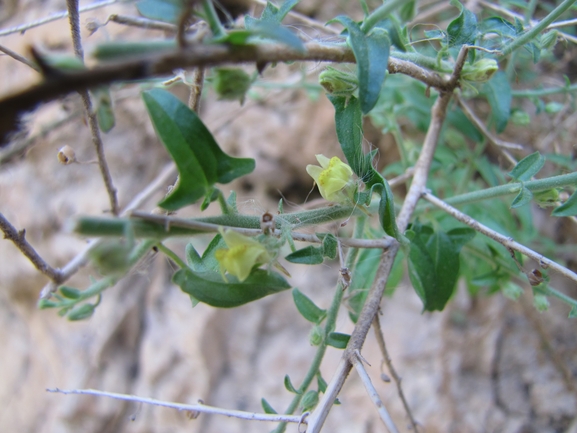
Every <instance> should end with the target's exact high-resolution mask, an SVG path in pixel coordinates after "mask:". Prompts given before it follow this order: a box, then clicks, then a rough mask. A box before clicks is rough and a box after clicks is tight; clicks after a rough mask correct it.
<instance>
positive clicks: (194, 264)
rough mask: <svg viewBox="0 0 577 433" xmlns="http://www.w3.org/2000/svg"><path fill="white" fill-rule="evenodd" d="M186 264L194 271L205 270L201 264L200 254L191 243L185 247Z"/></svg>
mask: <svg viewBox="0 0 577 433" xmlns="http://www.w3.org/2000/svg"><path fill="white" fill-rule="evenodd" d="M185 255H186V264H187V265H188V266H190V267H191V268H192V269H193V270H194V271H196V272H200V271H205V270H207V269H206V268H205V267H204V265H203V264H202V259H201V258H200V255H199V254H198V253H197V252H196V250H195V249H194V246H193V245H192V244H188V245H187V246H186V249H185Z"/></svg>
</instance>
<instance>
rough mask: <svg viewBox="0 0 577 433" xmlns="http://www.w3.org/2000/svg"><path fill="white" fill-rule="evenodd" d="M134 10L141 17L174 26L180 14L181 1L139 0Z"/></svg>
mask: <svg viewBox="0 0 577 433" xmlns="http://www.w3.org/2000/svg"><path fill="white" fill-rule="evenodd" d="M136 9H138V12H139V13H140V15H142V16H143V17H146V18H150V19H151V20H158V21H164V22H167V23H172V24H176V23H178V19H179V18H180V14H181V13H182V9H183V0H140V1H139V2H137V3H136Z"/></svg>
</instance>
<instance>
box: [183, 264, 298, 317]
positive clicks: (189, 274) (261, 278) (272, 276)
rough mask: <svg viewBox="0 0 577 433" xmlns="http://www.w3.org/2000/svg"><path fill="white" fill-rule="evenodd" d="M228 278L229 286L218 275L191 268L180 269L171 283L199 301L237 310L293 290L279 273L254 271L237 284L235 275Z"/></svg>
mask: <svg viewBox="0 0 577 433" xmlns="http://www.w3.org/2000/svg"><path fill="white" fill-rule="evenodd" d="M228 278H229V280H230V282H228V283H226V282H224V281H223V279H222V276H221V275H220V274H218V273H216V272H198V273H196V272H193V271H192V270H191V269H179V270H178V271H177V272H176V273H175V274H174V276H173V277H172V281H173V282H174V283H175V284H176V285H178V286H179V287H180V288H181V289H182V290H183V291H184V292H186V293H188V294H189V295H192V296H194V297H195V298H196V299H198V300H199V301H200V302H203V303H205V304H208V305H211V306H213V307H219V308H233V307H238V306H240V305H244V304H247V303H249V302H252V301H256V300H257V299H260V298H263V297H265V296H268V295H273V294H275V293H279V292H282V291H284V290H287V289H290V287H291V286H290V284H288V283H287V281H286V280H285V279H284V278H283V277H282V276H280V275H279V274H277V273H276V272H267V271H264V270H262V269H256V270H254V271H252V273H251V274H250V275H249V277H248V278H247V279H246V280H244V281H243V282H242V283H239V282H237V281H238V280H236V278H234V277H233V276H229V277H228Z"/></svg>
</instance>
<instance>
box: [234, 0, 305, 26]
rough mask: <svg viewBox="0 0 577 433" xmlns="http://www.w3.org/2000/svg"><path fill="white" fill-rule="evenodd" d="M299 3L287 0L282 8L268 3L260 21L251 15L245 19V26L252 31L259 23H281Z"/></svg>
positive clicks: (297, 0)
mask: <svg viewBox="0 0 577 433" xmlns="http://www.w3.org/2000/svg"><path fill="white" fill-rule="evenodd" d="M299 1H300V0H285V1H284V2H283V4H282V6H281V7H280V8H279V7H277V6H275V5H274V4H273V3H271V2H270V1H268V2H267V3H266V6H265V8H264V9H263V11H262V14H261V16H260V18H259V19H256V18H253V17H251V16H250V15H247V16H245V17H244V23H245V26H246V28H247V29H250V28H252V27H253V26H255V25H257V23H265V22H268V23H280V22H281V21H282V20H283V19H284V18H285V17H286V16H287V14H288V13H289V12H290V10H291V9H292V8H293V7H295V6H296V4H297V3H298V2H299Z"/></svg>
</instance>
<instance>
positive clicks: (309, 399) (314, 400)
mask: <svg viewBox="0 0 577 433" xmlns="http://www.w3.org/2000/svg"><path fill="white" fill-rule="evenodd" d="M318 403H319V393H318V392H317V391H313V390H312V389H311V390H309V391H307V392H306V394H305V395H304V396H303V399H302V400H301V406H302V408H303V412H308V411H311V410H313V409H314V408H315V407H316V405H317V404H318Z"/></svg>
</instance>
